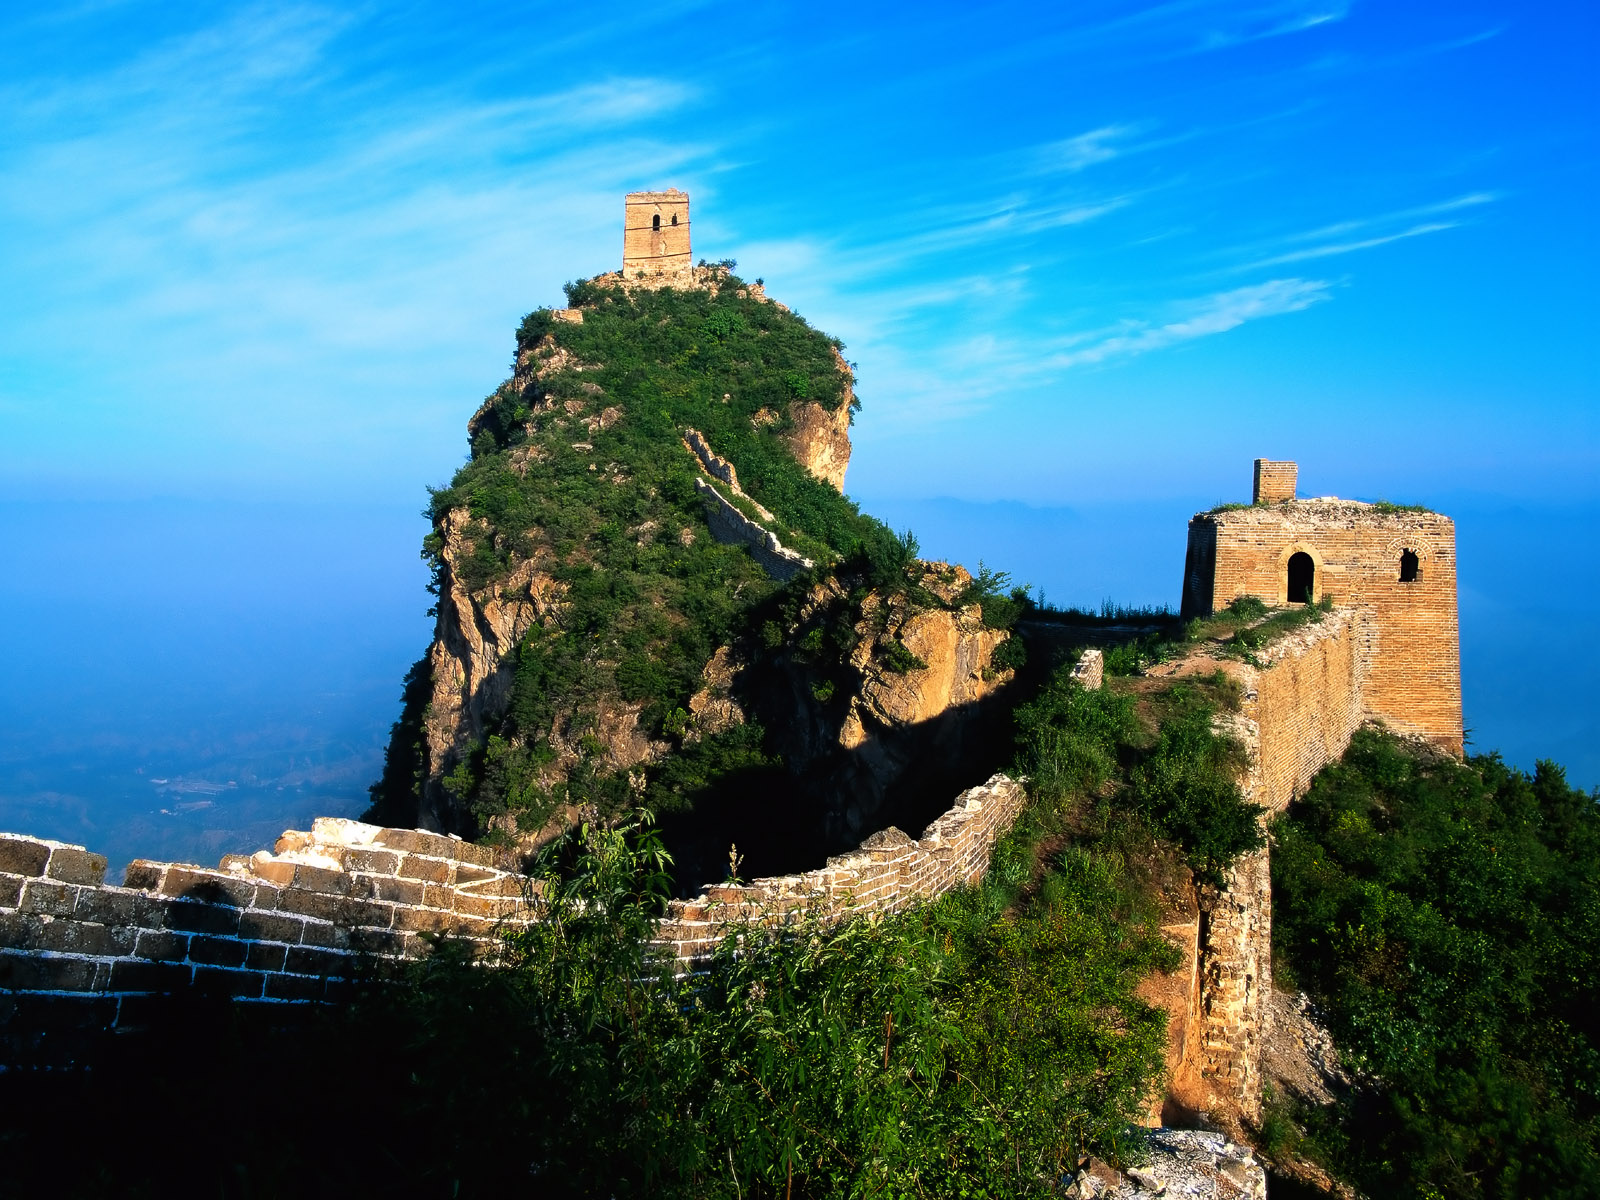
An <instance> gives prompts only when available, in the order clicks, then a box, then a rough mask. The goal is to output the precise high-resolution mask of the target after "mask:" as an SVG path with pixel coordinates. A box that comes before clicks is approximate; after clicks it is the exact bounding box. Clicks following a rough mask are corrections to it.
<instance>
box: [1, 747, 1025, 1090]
mask: <svg viewBox="0 0 1600 1200" xmlns="http://www.w3.org/2000/svg"><path fill="white" fill-rule="evenodd" d="M1023 802H1024V795H1023V788H1022V785H1021V784H1019V783H1017V782H1015V781H1013V780H1010V779H1008V778H1006V777H1005V776H1003V775H997V776H995V777H994V778H993V779H991V780H989V782H988V783H986V784H984V785H983V786H981V787H977V788H972V789H970V790H968V791H966V792H963V793H962V794H961V795H960V796H959V797H957V800H956V803H955V806H954V807H953V808H951V809H950V810H949V811H948V812H946V813H945V814H944V815H943V816H942V817H940V818H939V819H938V820H937V821H935V822H934V823H933V824H932V825H930V826H929V827H928V828H927V830H925V831H924V832H923V835H922V838H921V839H920V840H916V841H914V840H912V839H910V838H908V837H906V835H905V834H903V833H901V832H900V831H899V830H897V829H888V830H884V831H883V832H882V833H878V834H875V835H873V836H872V837H871V838H868V839H867V841H866V842H864V843H863V844H862V845H861V847H860V848H859V849H858V850H856V851H854V852H853V853H851V854H846V855H842V856H840V857H838V858H833V859H829V860H828V862H827V864H826V865H825V866H824V867H823V868H822V869H821V870H819V871H811V872H807V873H805V874H802V875H786V876H780V877H776V878H770V879H756V880H752V881H751V882H750V883H747V884H741V885H726V886H718V887H710V888H707V889H706V891H705V893H704V894H703V895H701V896H699V897H697V898H696V899H694V900H690V901H674V902H673V904H672V906H671V909H670V911H669V913H668V915H667V916H666V917H665V918H664V919H663V920H662V921H661V923H660V935H659V937H658V939H657V945H658V946H659V948H660V949H661V950H662V952H663V953H664V954H668V955H672V956H675V957H676V958H677V959H678V960H679V961H680V963H682V964H683V965H684V966H686V967H687V966H692V965H693V964H694V962H695V961H697V960H698V959H700V958H703V957H704V956H706V955H707V954H709V953H710V951H711V950H712V948H713V947H714V946H715V944H716V942H717V941H718V940H719V939H720V938H721V937H722V936H723V935H724V934H726V933H728V932H731V931H732V930H733V928H734V927H735V926H737V925H741V924H752V923H753V924H757V925H775V924H779V923H781V922H783V921H785V920H788V919H790V915H791V914H794V913H796V912H798V911H799V910H801V909H804V910H806V911H807V912H810V913H812V914H815V915H817V916H820V917H821V918H822V919H823V920H824V921H828V922H837V921H842V920H845V919H846V918H849V917H852V916H861V915H870V914H873V913H889V912H898V911H900V910H901V909H903V908H905V907H906V906H908V905H910V904H913V903H917V902H919V901H923V900H931V899H933V898H935V897H937V896H939V895H940V894H942V893H943V892H945V891H948V890H950V889H951V888H954V887H959V886H961V885H963V884H967V883H974V882H977V881H978V880H980V879H982V877H983V874H984V872H985V870H986V869H987V866H988V861H989V852H990V850H991V849H992V848H993V846H994V843H995V841H996V840H997V839H998V838H999V837H1000V835H1001V834H1003V833H1004V832H1005V830H1006V829H1008V828H1010V825H1011V822H1012V821H1013V820H1015V818H1016V816H1017V813H1018V812H1020V811H1021V808H1022V805H1023ZM502 855H503V852H501V851H496V850H495V849H493V848H491V847H487V846H478V845H475V844H473V843H471V842H464V841H461V840H459V839H457V838H452V837H445V836H441V835H440V834H436V833H428V832H426V831H424V830H419V829H388V828H384V827H382V826H377V825H367V824H364V823H362V822H360V821H348V820H340V819H334V818H321V819H318V820H317V821H315V822H314V823H313V824H312V827H311V829H310V830H309V831H294V830H291V831H289V832H287V833H285V834H284V835H283V837H282V838H280V839H279V840H278V842H277V844H276V846H275V847H274V849H273V850H272V851H270V852H269V851H265V850H263V851H260V852H258V853H256V854H253V855H236V854H230V855H228V856H226V857H224V858H223V860H222V862H221V863H220V864H219V865H218V866H217V867H216V868H206V867H200V866H195V865H192V864H187V863H161V862H150V861H146V860H142V859H141V860H137V861H135V862H133V863H132V864H130V865H129V867H128V870H127V874H126V877H125V879H124V882H123V884H122V886H120V887H118V886H115V885H111V884H107V883H106V882H105V873H106V860H105V858H104V857H103V856H102V855H99V854H93V853H90V852H89V851H88V850H86V849H84V847H82V846H73V845H68V844H66V843H63V842H54V841H47V840H44V839H40V838H30V837H23V836H20V835H17V834H0V1066H3V1065H7V1064H24V1063H55V1064H60V1063H64V1062H68V1061H71V1059H72V1058H73V1057H75V1055H76V1054H77V1052H78V1048H80V1047H81V1046H82V1044H83V1042H84V1039H85V1038H92V1037H93V1036H95V1035H97V1034H99V1033H103V1032H106V1031H110V1030H114V1029H133V1028H138V1027H139V1026H141V1025H143V1024H145V1023H146V1022H147V1021H148V1019H149V1016H150V1014H151V1013H152V1008H153V1006H155V1005H159V1004H162V1003H165V1002H166V1001H167V1000H168V998H169V997H171V996H174V995H178V994H186V993H194V994H200V995H210V996H217V997H226V998H229V999H231V1000H234V1001H237V1002H241V1003H248V1004H288V1003H305V1002H319V1001H333V1000H337V999H339V998H340V997H341V996H342V995H343V994H344V992H345V990H346V989H347V988H348V987H349V984H350V980H351V978H352V976H354V975H355V974H356V972H357V971H358V969H359V968H361V967H362V966H363V965H364V964H373V963H382V962H385V961H388V962H404V961H408V960H414V959H419V958H422V957H424V956H425V955H427V954H428V953H430V952H431V950H432V946H433V939H435V938H437V937H449V938H453V939H457V940H458V941H461V942H464V943H465V944H467V945H468V946H469V947H470V948H471V950H472V952H473V953H474V955H475V956H476V957H477V958H478V959H479V960H480V961H483V962H486V963H493V962H495V961H497V960H498V959H499V958H500V955H501V952H502V948H503V945H504V940H503V937H502V935H503V934H504V933H505V932H507V931H508V930H512V929H515V928H516V927H517V926H518V925H526V924H528V923H529V922H531V921H535V920H537V919H538V907H539V906H538V902H537V901H538V895H539V883H538V881H537V880H536V879H533V878H530V877H529V876H527V875H524V874H521V873H520V872H518V871H516V870H513V869H510V867H511V864H510V863H509V862H508V861H506V860H505V859H504V858H503V857H502Z"/></svg>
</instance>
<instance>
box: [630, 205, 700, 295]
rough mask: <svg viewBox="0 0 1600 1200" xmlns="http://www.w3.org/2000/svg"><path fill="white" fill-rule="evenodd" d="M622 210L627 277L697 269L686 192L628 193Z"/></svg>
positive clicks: (668, 273) (678, 272) (671, 273)
mask: <svg viewBox="0 0 1600 1200" xmlns="http://www.w3.org/2000/svg"><path fill="white" fill-rule="evenodd" d="M622 211H623V221H622V274H623V277H624V278H628V279H632V278H636V277H638V276H640V275H678V274H682V273H684V272H687V271H689V270H691V269H692V268H693V267H694V259H693V256H692V255H691V254H690V252H689V194H688V193H687V192H680V191H678V190H677V189H676V188H670V189H668V190H667V191H665V192H629V193H628V195H627V197H626V198H625V199H624V201H623V210H622ZM658 218H659V221H660V224H659V226H658V225H657V219H658Z"/></svg>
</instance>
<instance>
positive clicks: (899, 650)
mask: <svg viewBox="0 0 1600 1200" xmlns="http://www.w3.org/2000/svg"><path fill="white" fill-rule="evenodd" d="M878 658H879V661H880V662H882V663H883V666H884V669H885V670H888V671H894V672H896V673H897V674H900V675H904V674H905V673H906V672H907V671H926V670H927V669H928V664H927V663H925V662H923V661H922V660H921V659H920V658H918V657H917V656H916V655H915V654H913V653H912V652H911V651H910V650H908V649H907V648H906V644H905V643H904V642H901V641H893V642H890V643H889V644H888V645H887V646H885V647H884V648H883V649H882V650H881V651H879V654H878Z"/></svg>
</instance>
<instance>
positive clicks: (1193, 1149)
mask: <svg viewBox="0 0 1600 1200" xmlns="http://www.w3.org/2000/svg"><path fill="white" fill-rule="evenodd" d="M1149 1148H1150V1161H1149V1162H1148V1163H1146V1164H1145V1165H1144V1166H1142V1167H1130V1168H1128V1169H1127V1170H1126V1171H1118V1170H1117V1169H1116V1168H1114V1167H1112V1166H1109V1165H1108V1164H1106V1163H1103V1162H1100V1161H1099V1160H1098V1159H1090V1160H1089V1162H1088V1164H1087V1165H1086V1166H1085V1167H1084V1168H1083V1169H1082V1170H1080V1171H1079V1172H1078V1174H1077V1176H1076V1177H1075V1178H1074V1179H1073V1181H1072V1183H1071V1184H1070V1185H1069V1186H1068V1187H1067V1189H1066V1191H1065V1193H1064V1194H1065V1195H1067V1196H1069V1197H1072V1200H1090V1198H1091V1197H1093V1198H1095V1200H1138V1198H1140V1197H1147V1196H1149V1197H1153V1196H1166V1197H1170V1198H1171V1200H1177V1198H1178V1197H1180V1196H1194V1197H1205V1198H1206V1200H1267V1173H1266V1170H1265V1169H1264V1168H1263V1167H1262V1166H1261V1164H1260V1163H1258V1162H1257V1161H1256V1159H1255V1155H1254V1153H1252V1151H1251V1150H1250V1148H1249V1147H1248V1146H1241V1145H1238V1144H1236V1143H1234V1142H1230V1141H1228V1140H1227V1139H1226V1138H1225V1137H1223V1136H1222V1135H1221V1134H1220V1133H1201V1132H1198V1131H1194V1130H1187V1129H1157V1130H1154V1131H1152V1133H1151V1134H1150V1144H1149Z"/></svg>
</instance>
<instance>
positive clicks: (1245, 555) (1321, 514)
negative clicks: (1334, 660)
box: [1182, 459, 1462, 754]
mask: <svg viewBox="0 0 1600 1200" xmlns="http://www.w3.org/2000/svg"><path fill="white" fill-rule="evenodd" d="M1296 473H1297V470H1296V467H1295V464H1294V463H1292V462H1274V461H1271V460H1268V459H1257V460H1256V463H1255V481H1254V484H1255V486H1254V488H1253V497H1254V503H1252V504H1251V505H1249V506H1248V507H1246V506H1242V505H1224V506H1222V507H1220V508H1217V509H1214V510H1212V511H1211V512H1206V513H1198V514H1196V515H1195V517H1194V518H1193V519H1192V520H1191V521H1190V522H1189V551H1188V556H1187V560H1186V561H1185V563H1184V573H1183V608H1182V612H1183V616H1184V618H1185V619H1186V620H1187V619H1190V618H1194V617H1207V616H1210V615H1211V614H1212V613H1214V612H1216V611H1218V610H1219V609H1223V608H1226V607H1227V606H1228V605H1229V604H1231V603H1232V602H1233V601H1235V600H1237V599H1239V598H1240V597H1242V596H1254V597H1256V598H1257V599H1260V600H1262V601H1263V602H1265V603H1267V604H1270V605H1274V606H1278V605H1292V604H1305V603H1308V602H1311V603H1316V602H1319V601H1321V600H1323V599H1328V600H1330V601H1332V602H1333V603H1336V604H1339V605H1348V606H1352V607H1355V608H1359V609H1362V610H1364V611H1365V612H1366V613H1367V614H1368V616H1369V617H1370V618H1371V621H1370V629H1371V631H1372V638H1371V642H1372V644H1371V645H1370V646H1369V647H1368V649H1367V652H1368V654H1369V656H1370V657H1369V670H1370V674H1369V676H1368V678H1367V681H1366V684H1365V687H1364V689H1363V696H1362V704H1363V707H1364V709H1365V711H1366V712H1367V713H1368V714H1370V715H1371V716H1374V717H1378V718H1380V719H1382V720H1383V721H1384V722H1385V723H1386V724H1388V725H1389V726H1390V727H1391V728H1393V729H1396V730H1398V731H1400V732H1402V733H1411V734H1418V735H1420V736H1423V737H1426V738H1428V739H1429V740H1430V741H1433V742H1435V743H1437V744H1439V745H1441V746H1443V747H1445V748H1447V749H1449V750H1451V751H1453V752H1454V753H1457V754H1459V753H1461V747H1462V720H1461V648H1460V628H1459V620H1458V615H1457V607H1456V527H1455V522H1454V521H1452V520H1451V519H1450V518H1449V517H1446V516H1444V515H1442V514H1440V513H1435V512H1429V511H1427V510H1426V509H1421V508H1403V507H1399V506H1397V505H1393V504H1365V503H1362V502H1361V501H1359V500H1340V499H1337V498H1336V497H1332V496H1323V497H1319V498H1317V499H1314V500H1312V499H1308V500H1297V499H1296V498H1295V482H1296Z"/></svg>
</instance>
